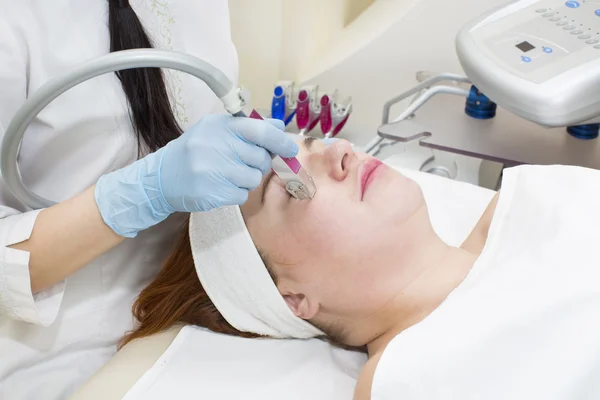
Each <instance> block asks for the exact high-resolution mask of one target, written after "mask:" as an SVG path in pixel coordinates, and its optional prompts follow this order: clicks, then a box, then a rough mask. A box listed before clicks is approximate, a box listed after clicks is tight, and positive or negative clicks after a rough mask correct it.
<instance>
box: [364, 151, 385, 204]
mask: <svg viewBox="0 0 600 400" xmlns="http://www.w3.org/2000/svg"><path fill="white" fill-rule="evenodd" d="M382 165H383V163H382V162H381V161H379V160H378V159H376V158H372V159H370V160H368V161H366V162H365V163H363V165H362V167H361V171H360V200H361V201H362V199H363V198H364V197H365V192H366V191H367V189H368V188H369V186H370V185H371V183H372V182H373V181H374V180H375V178H376V177H377V170H378V169H379V167H381V166H382Z"/></svg>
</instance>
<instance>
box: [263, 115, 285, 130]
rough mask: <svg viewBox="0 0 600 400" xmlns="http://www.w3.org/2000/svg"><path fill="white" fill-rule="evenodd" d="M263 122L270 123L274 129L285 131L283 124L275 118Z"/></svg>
mask: <svg viewBox="0 0 600 400" xmlns="http://www.w3.org/2000/svg"><path fill="white" fill-rule="evenodd" d="M265 121H267V122H268V123H270V124H271V125H273V126H274V127H275V128H277V129H279V130H284V129H285V122H283V121H282V120H280V119H277V118H265Z"/></svg>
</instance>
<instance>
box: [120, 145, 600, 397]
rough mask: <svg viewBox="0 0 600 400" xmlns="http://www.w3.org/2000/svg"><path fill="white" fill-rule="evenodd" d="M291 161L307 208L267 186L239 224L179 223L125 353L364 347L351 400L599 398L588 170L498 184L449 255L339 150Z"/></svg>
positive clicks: (420, 221)
mask: <svg viewBox="0 0 600 400" xmlns="http://www.w3.org/2000/svg"><path fill="white" fill-rule="evenodd" d="M302 147H303V149H302V150H301V154H300V155H299V158H300V161H301V163H302V165H303V166H305V167H306V168H307V169H308V171H309V172H310V173H311V175H312V176H313V178H314V179H315V182H316V185H317V188H318V191H317V194H316V196H315V198H314V199H313V200H312V201H299V200H295V199H294V198H292V197H290V195H289V194H288V193H287V192H286V190H285V189H284V186H283V184H282V182H281V181H280V180H279V179H278V178H277V177H276V176H273V175H270V176H268V177H267V178H265V180H264V182H263V183H262V186H261V187H260V188H258V189H257V190H256V191H254V192H253V193H251V195H250V199H249V201H248V202H247V203H246V204H245V205H244V206H243V207H241V210H240V209H239V208H237V207H231V208H222V209H220V210H216V211H213V212H209V213H198V214H193V215H192V216H191V220H190V227H189V238H188V236H187V233H186V235H184V238H183V239H182V241H181V242H180V244H179V246H178V248H177V249H176V251H175V252H174V253H173V255H172V256H171V258H170V260H169V261H168V262H167V263H166V265H165V266H164V268H163V269H162V272H161V273H160V275H159V276H158V277H157V278H156V279H155V280H154V281H153V282H152V283H151V284H150V286H148V287H147V288H146V289H145V290H144V292H142V294H141V296H140V297H139V299H138V300H137V303H136V305H135V307H134V313H135V316H136V317H137V319H138V320H139V321H140V325H139V328H138V329H137V330H136V331H134V332H133V333H131V334H130V335H129V336H127V337H126V338H125V339H124V343H130V342H131V341H133V340H134V339H139V338H142V337H145V336H148V335H152V334H155V333H157V332H159V331H164V330H167V329H169V328H171V327H172V326H175V325H176V324H194V325H200V326H203V327H207V328H209V329H210V330H213V331H216V332H221V333H225V334H230V335H239V336H244V337H260V336H267V337H274V338H309V337H318V336H326V337H328V338H329V340H331V341H334V342H336V343H339V344H343V345H348V346H366V349H367V350H368V355H369V360H368V362H367V363H366V365H365V367H364V369H363V371H362V373H361V374H360V377H359V380H358V383H357V385H356V389H355V399H358V400H362V399H439V398H444V399H588V398H589V399H591V398H595V399H597V398H600V259H599V257H598V251H597V248H598V237H599V234H600V207H598V204H600V172H598V171H594V170H588V169H583V168H576V167H564V166H547V167H541V166H521V167H517V168H511V169H508V170H506V171H505V173H504V177H503V182H502V190H501V191H500V192H499V193H498V194H497V195H496V196H495V197H494V199H493V200H492V201H491V203H490V204H489V206H488V208H487V210H486V211H485V213H484V214H483V215H482V216H481V218H480V220H479V222H478V224H477V225H476V227H475V228H474V230H473V231H472V232H471V234H470V236H469V237H468V238H467V240H466V241H465V242H464V243H463V245H462V246H461V247H457V248H455V247H450V246H448V245H446V244H445V243H444V242H443V241H442V240H441V239H440V238H439V237H438V236H436V234H435V232H434V230H433V228H432V226H431V223H430V219H429V214H428V210H427V207H426V204H425V201H424V198H423V195H422V192H421V190H420V188H419V186H418V185H417V184H416V183H415V182H414V181H412V180H410V179H408V178H406V177H404V176H403V175H401V174H399V173H398V172H396V171H395V170H392V169H390V168H388V167H386V166H385V165H383V164H381V163H380V162H378V161H377V160H375V159H372V158H370V157H369V156H367V155H365V154H357V153H354V152H353V151H352V149H351V147H350V145H349V144H348V143H347V142H345V141H337V142H335V143H334V144H332V145H330V146H328V147H326V146H325V145H324V144H323V143H320V142H318V141H313V140H310V139H308V140H307V141H305V142H304V143H303V146H302ZM207 227H212V228H213V229H212V234H211V233H210V232H211V229H206V228H207ZM197 277H199V280H198V279H197ZM173 288H177V290H175V291H174V290H173ZM167 304H177V307H176V308H172V309H169V307H171V306H166V305H167ZM126 347H127V346H126Z"/></svg>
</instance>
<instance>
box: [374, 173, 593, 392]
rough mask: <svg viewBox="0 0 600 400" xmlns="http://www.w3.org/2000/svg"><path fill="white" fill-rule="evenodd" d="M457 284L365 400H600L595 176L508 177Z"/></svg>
mask: <svg viewBox="0 0 600 400" xmlns="http://www.w3.org/2000/svg"><path fill="white" fill-rule="evenodd" d="M502 183H503V185H502V191H501V194H500V196H499V199H498V204H497V206H496V211H495V213H494V217H493V220H492V224H491V227H490V230H489V234H488V240H487V242H486V244H485V247H484V250H483V252H482V254H481V255H480V257H479V258H478V260H477V262H476V263H475V265H474V266H473V269H472V270H471V271H470V272H469V274H468V276H467V277H466V279H465V280H464V282H462V283H461V285H459V287H458V288H457V289H455V290H454V291H453V292H452V293H451V294H450V296H448V298H447V299H446V300H445V301H444V302H443V303H442V304H441V305H440V306H439V307H438V308H437V309H436V310H435V311H434V312H433V313H432V314H430V315H429V316H428V317H427V318H425V319H424V320H423V321H421V322H420V323H418V324H416V325H414V326H412V327H410V328H409V329H407V330H405V331H403V332H402V333H400V334H399V335H398V336H396V337H395V338H394V339H393V340H392V342H391V343H390V344H389V345H388V346H387V348H386V350H385V351H384V353H383V356H382V357H381V360H380V361H379V364H378V366H377V370H376V372H375V377H374V380H373V389H372V400H388V399H390V400H391V399H394V400H395V399H402V400H416V399H419V400H428V399H461V400H462V399H486V400H495V399H498V400H500V399H515V400H519V399H523V400H525V399H545V400H550V399H556V400H559V399H578V400H582V399H598V398H600V263H599V260H598V236H600V224H599V221H600V208H598V203H599V202H600V171H596V170H589V169H583V168H576V167H564V166H548V167H542V166H521V167H518V168H512V169H509V170H506V171H505V173H504V179H503V182H502Z"/></svg>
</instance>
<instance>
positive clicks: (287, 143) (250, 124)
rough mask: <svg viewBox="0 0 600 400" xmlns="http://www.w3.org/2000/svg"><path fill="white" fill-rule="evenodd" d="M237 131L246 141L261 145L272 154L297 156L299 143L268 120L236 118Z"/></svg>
mask: <svg viewBox="0 0 600 400" xmlns="http://www.w3.org/2000/svg"><path fill="white" fill-rule="evenodd" d="M232 124H233V125H234V126H235V131H236V132H238V134H239V135H240V136H241V137H242V138H243V139H244V140H246V141H248V142H250V143H254V144H255V145H257V146H260V147H262V148H264V149H266V150H267V151H269V152H270V153H272V154H276V155H278V156H281V157H296V155H297V154H298V144H297V143H296V142H295V141H294V139H292V138H291V136H290V135H288V134H287V133H285V132H283V131H282V130H280V129H277V128H276V127H274V126H273V125H271V124H270V123H268V122H265V121H261V120H256V119H251V118H236V119H235V120H234V121H232Z"/></svg>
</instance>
